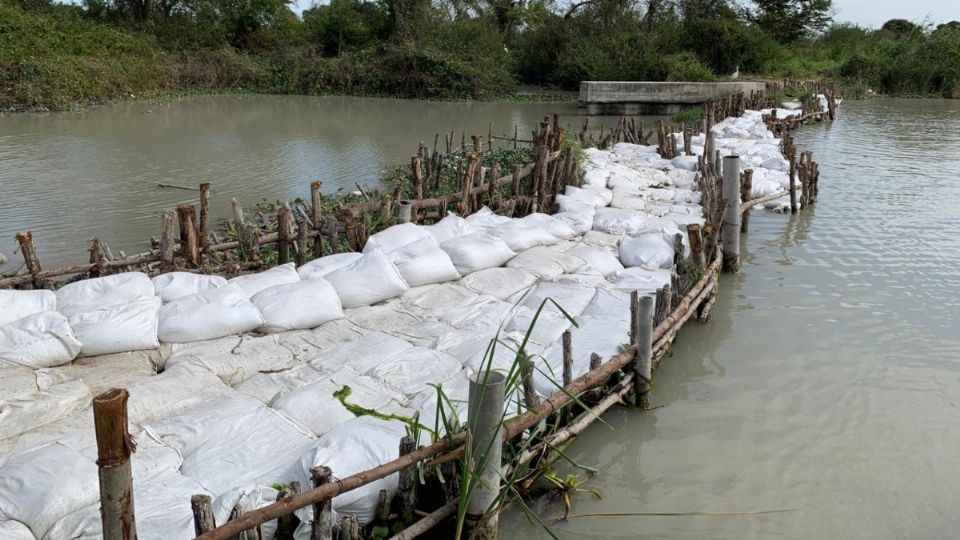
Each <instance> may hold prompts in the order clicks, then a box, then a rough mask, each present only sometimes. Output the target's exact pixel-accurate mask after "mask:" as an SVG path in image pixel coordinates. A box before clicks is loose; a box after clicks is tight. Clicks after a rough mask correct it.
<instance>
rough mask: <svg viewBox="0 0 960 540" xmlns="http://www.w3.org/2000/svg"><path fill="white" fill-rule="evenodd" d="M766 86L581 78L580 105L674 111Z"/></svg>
mask: <svg viewBox="0 0 960 540" xmlns="http://www.w3.org/2000/svg"><path fill="white" fill-rule="evenodd" d="M765 89H766V83H764V82H763V81H726V82H650V81H636V82H634V81H583V82H581V83H580V107H581V108H584V109H586V113H587V114H588V115H595V114H609V115H634V114H649V115H658V114H675V113H676V112H678V111H679V110H680V109H681V108H683V107H685V106H690V105H699V104H701V103H705V102H706V101H708V100H710V99H712V98H715V97H720V96H726V95H729V94H736V93H739V92H743V93H744V94H748V95H749V94H750V92H752V91H760V90H765Z"/></svg>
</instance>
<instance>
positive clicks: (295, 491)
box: [276, 480, 301, 540]
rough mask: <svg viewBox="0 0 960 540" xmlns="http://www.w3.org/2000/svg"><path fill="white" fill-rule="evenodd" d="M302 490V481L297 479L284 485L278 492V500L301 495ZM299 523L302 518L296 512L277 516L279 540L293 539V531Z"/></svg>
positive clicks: (277, 536)
mask: <svg viewBox="0 0 960 540" xmlns="http://www.w3.org/2000/svg"><path fill="white" fill-rule="evenodd" d="M300 490H301V487H300V482H298V481H296V480H295V481H293V482H290V483H289V484H287V485H285V486H283V489H281V490H280V491H278V492H277V501H278V502H279V501H283V500H286V499H289V498H290V497H293V496H294V495H299V494H300ZM299 525H300V518H298V517H297V515H296V514H294V513H290V514H287V515H285V516H280V517H279V518H277V532H276V538H277V540H292V539H293V533H294V532H295V531H296V530H297V526H299Z"/></svg>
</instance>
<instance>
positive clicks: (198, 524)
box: [190, 495, 217, 536]
mask: <svg viewBox="0 0 960 540" xmlns="http://www.w3.org/2000/svg"><path fill="white" fill-rule="evenodd" d="M190 508H191V509H192V510H193V530H194V532H195V533H196V535H197V536H200V535H201V534H203V533H205V532H207V531H212V530H213V529H214V528H216V526H217V524H216V522H215V521H214V518H213V499H211V498H210V496H209V495H194V496H193V497H190Z"/></svg>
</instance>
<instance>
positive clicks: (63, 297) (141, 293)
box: [56, 272, 157, 317]
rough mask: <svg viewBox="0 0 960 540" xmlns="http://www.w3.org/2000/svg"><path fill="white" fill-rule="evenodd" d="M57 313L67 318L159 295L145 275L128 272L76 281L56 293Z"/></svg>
mask: <svg viewBox="0 0 960 540" xmlns="http://www.w3.org/2000/svg"><path fill="white" fill-rule="evenodd" d="M56 295H57V311H59V312H60V313H63V314H64V315H66V316H67V317H69V316H70V315H73V314H75V313H80V312H83V311H93V310H95V309H101V308H106V307H111V306H116V305H119V304H126V303H128V302H136V301H137V300H145V299H147V298H150V297H153V296H156V295H157V290H156V287H154V286H153V282H152V281H150V278H149V277H148V276H147V275H146V274H144V273H143V272H125V273H122V274H113V275H110V276H104V277H101V278H95V279H85V280H83V281H76V282H74V283H70V284H69V285H64V286H63V287H61V288H60V289H58V290H57V293H56Z"/></svg>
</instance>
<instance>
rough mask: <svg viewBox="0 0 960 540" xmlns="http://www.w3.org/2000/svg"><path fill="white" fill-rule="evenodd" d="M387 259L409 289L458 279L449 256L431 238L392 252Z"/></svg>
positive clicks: (458, 275) (458, 276)
mask: <svg viewBox="0 0 960 540" xmlns="http://www.w3.org/2000/svg"><path fill="white" fill-rule="evenodd" d="M448 217H455V216H448ZM387 258H388V259H390V262H392V263H393V264H395V265H396V266H397V270H398V271H399V272H400V275H401V276H403V279H404V280H405V281H406V282H407V283H408V284H409V285H410V286H411V287H418V286H420V285H429V284H430V283H442V282H444V281H453V280H457V279H460V274H459V273H458V272H457V269H456V267H455V266H453V261H451V260H450V256H449V255H447V253H446V252H445V251H443V250H442V249H440V247H439V246H438V245H437V243H436V241H434V239H433V238H432V237H431V238H424V239H423V240H418V241H416V242H414V243H412V244H410V245H408V246H406V247H404V248H401V249H397V250H394V251H393V252H391V253H389V254H388V255H387Z"/></svg>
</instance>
